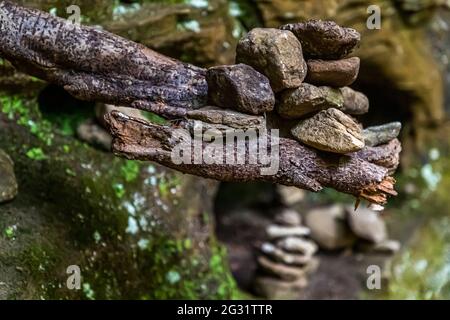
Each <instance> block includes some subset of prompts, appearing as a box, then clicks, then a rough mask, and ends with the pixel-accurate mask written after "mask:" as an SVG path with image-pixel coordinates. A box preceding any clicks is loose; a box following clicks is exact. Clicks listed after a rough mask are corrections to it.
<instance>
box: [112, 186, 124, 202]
mask: <svg viewBox="0 0 450 320" xmlns="http://www.w3.org/2000/svg"><path fill="white" fill-rule="evenodd" d="M112 187H113V190H114V192H115V193H116V197H117V198H119V199H122V198H123V196H124V195H125V187H124V186H123V184H121V183H114V184H113V186H112Z"/></svg>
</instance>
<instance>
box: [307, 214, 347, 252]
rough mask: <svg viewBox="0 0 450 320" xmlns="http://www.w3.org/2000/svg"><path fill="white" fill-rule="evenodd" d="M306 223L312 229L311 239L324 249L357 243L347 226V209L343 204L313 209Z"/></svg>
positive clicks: (345, 246)
mask: <svg viewBox="0 0 450 320" xmlns="http://www.w3.org/2000/svg"><path fill="white" fill-rule="evenodd" d="M305 224H306V226H307V227H308V228H310V230H311V235H310V237H311V239H312V240H314V242H316V243H317V244H318V245H319V247H320V248H322V249H327V250H336V249H343V248H347V247H351V246H352V245H353V244H354V243H355V240H356V238H355V236H354V235H353V233H352V232H351V230H350V229H349V227H348V226H347V223H346V217H345V209H344V207H343V206H341V205H334V206H331V207H323V208H317V209H313V210H311V211H310V212H308V213H307V215H306V218H305Z"/></svg>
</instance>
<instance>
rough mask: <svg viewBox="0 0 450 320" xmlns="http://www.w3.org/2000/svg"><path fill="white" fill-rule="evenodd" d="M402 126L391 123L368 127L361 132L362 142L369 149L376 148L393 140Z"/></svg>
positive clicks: (398, 123)
mask: <svg viewBox="0 0 450 320" xmlns="http://www.w3.org/2000/svg"><path fill="white" fill-rule="evenodd" d="M401 129H402V124H401V123H400V122H391V123H387V124H384V125H381V126H375V127H369V128H366V129H364V130H363V136H364V141H365V143H366V145H367V146H369V147H376V146H378V145H380V144H385V143H388V142H390V141H391V140H394V139H395V138H397V137H398V135H399V134H400V130H401Z"/></svg>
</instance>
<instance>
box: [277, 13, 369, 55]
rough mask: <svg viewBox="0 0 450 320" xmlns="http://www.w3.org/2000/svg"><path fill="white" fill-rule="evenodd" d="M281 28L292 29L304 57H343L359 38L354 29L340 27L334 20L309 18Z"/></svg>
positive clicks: (356, 43) (352, 48) (351, 49)
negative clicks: (300, 45)
mask: <svg viewBox="0 0 450 320" xmlns="http://www.w3.org/2000/svg"><path fill="white" fill-rule="evenodd" d="M281 29H282V30H289V31H292V32H293V33H294V34H295V36H296V37H297V38H298V39H299V40H300V42H301V44H302V47H303V52H304V55H305V57H307V58H312V59H324V60H338V59H342V58H345V57H346V56H348V55H349V54H350V53H352V51H353V50H354V49H355V47H356V46H357V45H358V44H359V41H360V40H361V35H360V34H359V33H358V32H357V31H356V30H354V29H351V28H344V27H341V26H339V25H337V24H336V23H335V22H334V21H322V20H310V21H307V22H303V23H294V24H287V25H284V26H282V27H281Z"/></svg>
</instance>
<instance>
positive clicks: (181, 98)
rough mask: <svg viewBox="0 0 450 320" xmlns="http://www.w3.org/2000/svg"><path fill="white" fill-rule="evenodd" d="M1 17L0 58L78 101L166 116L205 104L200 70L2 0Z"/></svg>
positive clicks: (203, 80) (109, 36) (204, 84)
mask: <svg viewBox="0 0 450 320" xmlns="http://www.w3.org/2000/svg"><path fill="white" fill-rule="evenodd" d="M0 18H1V20H0V55H1V56H2V57H4V58H6V59H8V60H9V61H11V62H12V63H13V65H14V66H15V67H16V68H18V69H19V70H20V71H23V72H25V73H28V74H31V75H34V76H36V77H39V78H41V79H45V80H47V81H49V82H51V83H55V84H57V85H60V86H63V87H64V88H65V89H66V90H67V91H68V92H69V93H70V94H72V95H74V96H75V97H77V98H79V99H82V100H89V101H101V102H106V103H111V104H115V105H124V106H129V105H131V106H134V107H136V108H140V109H144V110H148V111H152V112H155V113H158V114H161V115H163V116H166V117H179V116H182V115H183V114H184V112H183V111H184V109H189V108H196V107H198V106H201V105H204V104H205V102H206V97H207V84H206V80H205V71H204V70H203V69H201V68H197V67H195V66H192V65H188V64H183V63H181V62H179V61H177V60H174V59H171V58H168V57H166V56H163V55H161V54H159V53H156V52H154V51H152V50H150V49H148V48H146V47H144V46H142V45H140V44H137V43H135V42H132V41H129V40H127V39H124V38H122V37H119V36H117V35H114V34H111V33H109V32H106V31H103V30H98V29H96V28H93V27H87V26H79V25H76V24H73V23H71V22H68V21H67V20H64V19H61V18H58V17H54V16H52V15H50V14H48V13H44V12H41V11H39V10H35V9H28V8H23V7H20V6H18V5H16V4H13V3H11V2H9V1H0ZM167 105H170V106H172V107H177V108H176V109H174V108H171V107H168V106H167Z"/></svg>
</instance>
